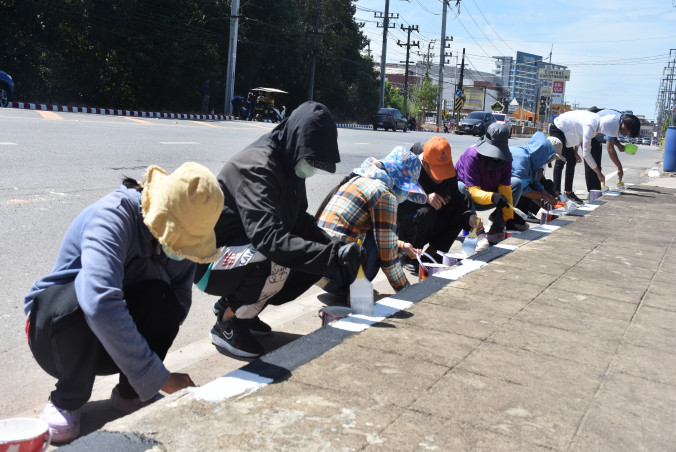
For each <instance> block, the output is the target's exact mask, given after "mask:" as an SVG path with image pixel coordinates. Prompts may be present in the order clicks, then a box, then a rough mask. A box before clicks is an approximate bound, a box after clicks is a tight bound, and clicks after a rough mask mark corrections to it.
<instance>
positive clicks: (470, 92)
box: [465, 86, 484, 110]
mask: <svg viewBox="0 0 676 452" xmlns="http://www.w3.org/2000/svg"><path fill="white" fill-rule="evenodd" d="M465 97H466V98H467V100H466V101H465V109H466V110H483V109H484V89H483V88H481V87H478V86H466V87H465Z"/></svg>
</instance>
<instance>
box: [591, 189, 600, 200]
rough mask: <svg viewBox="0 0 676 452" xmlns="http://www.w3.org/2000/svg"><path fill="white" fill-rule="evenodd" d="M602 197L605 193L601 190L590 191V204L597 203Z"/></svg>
mask: <svg viewBox="0 0 676 452" xmlns="http://www.w3.org/2000/svg"><path fill="white" fill-rule="evenodd" d="M601 196H603V193H602V192H601V190H590V191H589V202H593V201H596V200H597V199H599V198H600V197H601Z"/></svg>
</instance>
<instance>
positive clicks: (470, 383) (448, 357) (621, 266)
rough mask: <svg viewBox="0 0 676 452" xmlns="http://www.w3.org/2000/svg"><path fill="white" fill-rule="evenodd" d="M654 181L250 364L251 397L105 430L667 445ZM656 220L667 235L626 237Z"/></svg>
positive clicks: (194, 435) (450, 443)
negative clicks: (384, 307)
mask: <svg viewBox="0 0 676 452" xmlns="http://www.w3.org/2000/svg"><path fill="white" fill-rule="evenodd" d="M642 190H643V191H636V192H635V193H634V195H633V196H629V195H625V194H624V193H623V194H622V195H619V196H615V197H612V198H611V199H609V200H608V201H606V202H604V203H603V204H602V205H600V207H598V208H596V209H595V210H590V211H588V212H587V213H585V212H584V211H583V212H579V215H580V216H577V217H576V218H573V219H567V220H566V221H564V222H563V225H562V226H561V229H556V228H552V229H551V230H547V231H548V232H542V231H540V232H537V231H535V232H534V233H533V236H534V237H536V238H533V239H532V240H530V241H529V240H526V239H524V238H523V237H522V238H518V236H514V237H510V238H509V239H507V240H505V241H504V242H502V243H501V246H502V248H500V247H491V248H489V250H488V251H487V252H485V253H481V254H480V255H477V256H473V257H472V259H468V260H467V267H466V268H472V269H473V271H471V272H469V273H467V274H463V275H462V276H459V277H458V278H447V279H444V278H442V277H431V278H428V279H427V280H425V281H424V282H423V283H421V284H416V285H414V286H413V287H411V289H409V290H406V291H404V292H402V293H399V294H396V295H393V296H391V297H388V298H385V299H383V300H382V301H383V302H389V303H392V304H394V305H397V306H402V307H405V310H402V311H398V310H396V309H393V310H392V311H391V314H389V315H391V317H389V318H386V319H383V320H381V321H377V322H376V323H374V324H372V325H371V326H370V327H368V328H366V326H367V325H366V324H364V325H363V326H364V327H365V328H366V329H365V330H363V331H360V330H347V329H342V327H340V328H339V327H338V325H336V327H335V328H334V327H333V326H331V327H327V328H321V329H320V330H318V331H314V332H311V333H309V334H307V335H306V336H303V337H300V338H299V339H297V340H296V341H293V342H291V343H290V344H288V345H287V346H285V347H282V348H280V349H278V350H276V351H274V352H272V353H269V354H268V355H265V356H264V357H262V358H261V359H259V360H255V361H253V362H251V363H249V364H247V365H246V366H244V367H243V368H242V369H239V370H238V372H240V373H239V374H238V375H240V376H242V375H249V377H247V378H250V381H249V383H250V384H251V386H250V387H249V388H250V390H252V391H255V392H253V393H247V392H246V391H245V392H239V393H237V394H238V395H234V396H231V397H230V398H223V399H220V400H217V401H211V402H210V401H207V400H205V399H199V398H195V394H197V393H196V392H190V391H183V392H182V393H180V394H176V395H172V396H170V397H167V398H166V399H165V400H163V401H160V402H158V403H156V404H155V405H152V406H151V407H149V408H148V409H144V410H141V411H140V412H138V413H134V414H133V415H131V416H127V417H125V418H122V419H118V420H116V421H114V422H111V423H109V424H107V425H106V426H105V430H106V431H119V432H135V433H136V434H137V435H138V436H139V437H142V438H149V439H152V440H154V441H158V442H159V443H160V445H159V446H156V447H157V448H158V449H157V450H172V451H174V450H177V451H182V450H190V451H192V450H215V449H228V450H262V449H265V450H268V449H270V450H301V449H302V450H350V449H361V450H384V449H387V450H388V451H389V450H414V449H420V448H423V449H438V450H455V449H458V450H470V449H471V450H561V451H563V450H641V449H643V450H668V449H669V448H670V447H671V446H672V445H673V444H676V441H674V440H675V439H676V438H674V431H675V429H673V422H670V421H671V420H673V419H674V418H676V416H675V414H676V413H674V411H675V410H676V408H674V407H676V383H674V380H673V377H672V375H674V373H675V371H676V362H674V359H672V358H671V355H672V354H673V348H674V346H676V343H675V341H676V339H674V337H673V334H671V333H672V332H673V329H674V325H676V310H674V309H673V307H672V306H673V305H672V304H670V302H669V300H670V298H669V299H667V297H668V296H669V294H670V290H671V291H672V292H673V287H674V283H673V282H671V280H673V277H671V275H670V274H669V267H667V266H666V264H665V262H667V261H668V260H670V259H673V255H674V253H673V251H672V245H671V243H673V241H674V239H675V238H676V234H675V233H674V230H673V228H671V229H669V227H670V226H668V225H667V226H664V229H662V228H661V226H654V225H653V224H652V223H651V222H650V221H649V220H650V218H651V216H652V217H658V216H659V215H661V213H662V212H663V210H664V209H666V208H667V207H666V206H667V205H669V204H668V203H667V202H663V201H664V198H669V201H670V202H671V201H673V199H674V196H673V195H672V193H676V190H671V191H670V190H669V189H664V188H660V187H657V188H648V189H647V190H645V189H642ZM631 191H632V190H627V191H626V192H627V193H629V192H631ZM639 195H640V196H639ZM609 198H610V197H609ZM653 202H654V203H657V204H659V209H654V208H653V206H651V205H650V203H653ZM644 204H645V205H644ZM643 217H645V220H644V218H643ZM643 221H645V222H646V224H650V227H646V229H647V230H650V231H651V233H652V232H656V233H658V234H662V235H663V236H665V237H666V236H669V234H671V235H670V236H669V237H670V239H669V240H667V239H665V240H663V241H660V242H659V244H658V245H657V246H656V244H655V242H651V241H650V240H649V237H648V238H646V237H642V238H638V239H636V240H635V241H633V242H631V243H625V244H624V245H622V242H624V241H625V240H628V238H629V237H631V236H632V235H631V231H632V229H631V228H633V227H634V226H636V227H640V225H641V224H642V222H643ZM535 234H539V235H537V236H535ZM524 237H527V236H524ZM642 244H646V246H645V247H643V248H640V245H642ZM632 266H635V267H636V268H638V270H637V271H634V272H627V269H631V268H632ZM528 272H531V273H532V277H531V278H528ZM449 273H452V271H449ZM442 275H443V274H442ZM509 275H511V277H510V276H509ZM388 300H389V301H388ZM397 303H399V304H397ZM411 303H413V304H411ZM357 320H358V319H357ZM355 321H356V320H355ZM364 321H366V319H364ZM352 325H358V322H357V323H354V322H353V323H352ZM354 331H360V332H354ZM235 377H236V376H235V375H231V376H230V377H229V379H228V380H225V382H226V384H225V385H224V390H227V389H228V388H227V385H228V384H231V383H232V384H236V383H237V380H236V378H235ZM257 379H258V380H257ZM266 379H267V380H266ZM263 380H265V381H263ZM256 381H263V383H261V384H257V383H256ZM200 389H202V388H200ZM73 446H75V444H73ZM64 449H66V450H68V449H67V448H64ZM72 450H78V449H77V448H73V449H72ZM80 450H82V449H80Z"/></svg>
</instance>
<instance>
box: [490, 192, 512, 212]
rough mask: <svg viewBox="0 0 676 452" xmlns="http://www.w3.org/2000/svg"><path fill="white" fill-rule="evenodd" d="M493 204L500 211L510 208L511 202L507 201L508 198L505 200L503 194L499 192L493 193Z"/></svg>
mask: <svg viewBox="0 0 676 452" xmlns="http://www.w3.org/2000/svg"><path fill="white" fill-rule="evenodd" d="M491 202H492V203H493V205H494V206H495V207H497V208H498V209H504V208H505V207H509V201H507V198H505V197H504V196H503V195H502V194H500V193H497V192H496V193H493V196H491Z"/></svg>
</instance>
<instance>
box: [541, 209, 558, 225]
mask: <svg viewBox="0 0 676 452" xmlns="http://www.w3.org/2000/svg"><path fill="white" fill-rule="evenodd" d="M557 218H559V216H558V215H554V214H553V213H551V212H542V216H541V217H540V224H545V223H549V222H550V221H552V220H556V219H557Z"/></svg>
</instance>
